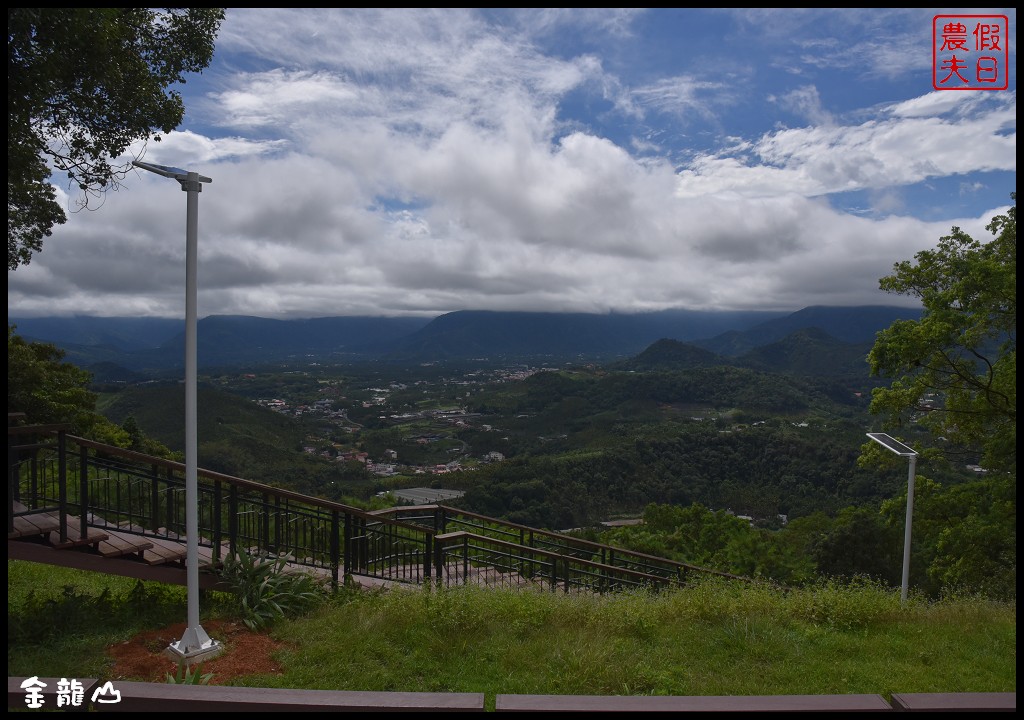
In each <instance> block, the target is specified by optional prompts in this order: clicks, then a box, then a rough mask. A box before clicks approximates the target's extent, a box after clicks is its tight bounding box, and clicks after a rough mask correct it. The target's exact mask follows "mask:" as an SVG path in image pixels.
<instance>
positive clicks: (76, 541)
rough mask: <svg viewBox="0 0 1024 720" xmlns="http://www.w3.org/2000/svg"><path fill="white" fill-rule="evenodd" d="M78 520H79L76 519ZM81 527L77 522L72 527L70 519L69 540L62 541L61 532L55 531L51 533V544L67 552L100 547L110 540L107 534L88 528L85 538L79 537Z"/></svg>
mask: <svg viewBox="0 0 1024 720" xmlns="http://www.w3.org/2000/svg"><path fill="white" fill-rule="evenodd" d="M76 520H77V519H76ZM79 532H80V530H79V526H78V523H77V521H76V522H75V523H74V524H73V525H72V524H71V518H70V517H69V518H68V539H67V540H66V541H65V542H61V541H60V532H59V531H54V532H52V533H50V544H51V545H53V546H54V547H55V548H57V549H58V550H66V549H68V548H75V547H82V546H84V545H97V546H98V545H99V544H100V543H101V542H103V541H104V540H106V539H107V538H108V535H107V533H105V532H103V531H102V530H100V529H98V528H94V527H87V528H86V529H85V537H84V538H82V537H80V536H79Z"/></svg>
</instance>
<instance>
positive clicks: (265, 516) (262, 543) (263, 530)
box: [256, 493, 270, 551]
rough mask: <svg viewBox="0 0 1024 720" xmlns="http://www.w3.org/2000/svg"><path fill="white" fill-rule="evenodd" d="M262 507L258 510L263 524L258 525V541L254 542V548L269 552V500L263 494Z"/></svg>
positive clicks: (265, 494)
mask: <svg viewBox="0 0 1024 720" xmlns="http://www.w3.org/2000/svg"><path fill="white" fill-rule="evenodd" d="M261 497H262V499H263V500H262V507H261V508H260V518H261V519H262V521H263V522H261V523H260V539H259V540H258V541H257V542H256V547H257V548H258V549H259V550H261V551H262V550H270V513H269V512H268V511H267V509H268V506H269V505H270V498H269V496H268V495H267V493H263V495H262V496H261Z"/></svg>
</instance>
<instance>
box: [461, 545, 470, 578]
mask: <svg viewBox="0 0 1024 720" xmlns="http://www.w3.org/2000/svg"><path fill="white" fill-rule="evenodd" d="M462 584H463V585H468V584H469V536H468V535H463V536H462Z"/></svg>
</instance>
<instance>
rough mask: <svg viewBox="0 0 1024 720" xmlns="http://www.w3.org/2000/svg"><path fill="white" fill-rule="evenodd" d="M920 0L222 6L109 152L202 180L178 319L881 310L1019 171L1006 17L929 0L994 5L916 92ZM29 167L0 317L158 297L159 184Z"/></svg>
mask: <svg viewBox="0 0 1024 720" xmlns="http://www.w3.org/2000/svg"><path fill="white" fill-rule="evenodd" d="M936 12H937V11H935V10H915V9H892V10H885V9H883V10H875V9H861V10H854V9H849V10H847V9H838V10H837V9H822V10H817V9H792V10H750V9H742V10H732V9H724V10H679V9H677V10H633V9H620V10H615V9H611V10H606V9H596V10H574V9H564V10H557V9H547V10H536V9H521V10H473V9H444V10H408V9H407V10H339V9H324V10H317V9H299V10H291V9H280V8H277V9H274V8H270V9H265V10H260V9H229V10H228V11H227V17H226V20H225V22H224V25H223V26H222V28H221V32H220V35H219V37H218V42H217V53H216V57H215V59H214V62H213V64H212V65H211V66H210V67H209V68H208V69H207V70H206V71H205V72H204V73H203V74H202V75H200V76H191V77H189V78H188V82H187V84H186V85H184V86H183V87H181V88H179V89H180V91H181V93H182V96H183V98H184V101H185V104H186V108H187V113H186V118H185V122H184V123H183V124H182V126H181V127H180V128H179V129H178V131H176V132H174V133H171V134H170V135H168V136H167V137H165V138H164V139H163V140H162V141H161V142H160V143H155V142H150V143H148V145H146V146H141V145H140V146H138V147H135V148H133V149H132V153H133V154H134V156H136V157H142V158H144V159H145V160H147V161H149V162H156V163H161V164H168V165H176V166H179V167H186V168H189V169H193V170H196V171H198V172H200V173H202V174H204V175H208V176H210V177H211V178H213V183H212V184H211V185H208V186H206V187H205V188H204V191H203V194H202V195H201V196H200V211H199V212H200V221H199V222H200V227H199V244H200V270H199V273H200V274H199V283H200V300H199V310H200V315H201V316H205V315H209V314H244V315H259V316H264V317H319V316H328V315H404V314H419V315H437V314H441V313H444V312H448V311H453V310H460V309H491V310H545V311H548V310H550V311H573V312H579V311H583V312H609V311H613V312H633V311H646V310H658V309H664V308H671V307H685V308H701V309H715V308H718V309H775V310H786V309H791V310H797V309H800V308H802V307H806V306H809V305H854V304H905V303H906V302H907V300H906V299H903V298H899V297H894V296H890V295H885V294H883V293H881V292H880V291H879V290H878V279H879V278H880V277H881V276H883V275H885V274H887V273H888V272H889V271H890V270H891V268H892V266H893V264H894V263H895V262H898V261H901V260H904V259H909V258H912V257H913V255H914V253H916V252H918V251H920V250H923V249H926V248H928V247H931V246H933V245H934V244H935V243H936V242H937V241H938V239H939V238H940V237H941V236H942V235H945V234H948V232H949V230H950V228H951V227H952V226H954V225H955V226H958V227H962V228H963V229H964V230H966V231H968V232H969V233H971V234H972V235H974V237H976V238H978V239H987V238H988V237H989V235H988V233H987V231H985V229H984V226H985V225H986V224H987V222H988V220H989V219H990V218H991V217H992V216H993V215H995V214H998V213H1001V212H1005V209H1006V208H1007V205H1008V203H1009V196H1010V193H1011V192H1014V191H1015V190H1016V11H1015V10H1013V9H1005V8H1004V9H992V10H977V9H975V10H961V11H958V10H955V9H954V10H943V11H941V12H943V13H944V14H956V13H958V12H963V13H964V14H1001V15H1006V16H1007V17H1008V19H1009V35H1010V37H1009V38H1008V42H1009V48H1010V56H1009V57H1010V59H1009V89H1008V90H1005V91H984V92H983V91H962V92H955V91H935V90H934V89H933V87H932V79H933V78H932V69H933V68H932V62H933V60H932V18H933V16H934V15H935V14H936ZM126 159H128V160H130V159H131V158H130V157H127V158H126ZM53 181H54V183H55V184H56V185H58V187H59V192H60V195H61V199H62V201H64V202H65V203H66V207H67V209H68V211H69V220H68V222H67V224H66V225H64V226H61V227H59V228H57V229H56V230H55V231H54V234H53V237H51V238H49V239H48V240H47V241H46V242H45V243H44V250H43V252H42V253H40V254H38V255H37V256H36V257H35V258H34V259H33V260H32V263H31V264H30V265H29V266H27V267H22V268H20V269H18V270H17V271H14V272H9V273H8V314H9V316H10V317H19V316H28V315H67V314H95V315H118V316H132V315H157V316H167V317H180V316H182V315H183V314H184V300H183V285H184V222H185V202H184V200H185V198H184V195H182V194H181V193H180V191H178V189H177V188H176V187H175V186H174V185H173V184H172V183H170V181H167V180H166V179H162V178H159V177H157V176H152V175H149V174H146V173H137V172H135V173H131V174H129V175H127V177H126V178H125V179H124V181H123V183H122V185H121V187H120V188H119V189H118V191H116V192H111V193H108V194H107V195H106V196H104V197H103V198H101V202H96V201H95V200H93V201H92V202H90V205H89V208H88V209H82V210H79V209H78V208H79V207H80V200H81V198H79V197H78V196H76V195H75V194H74V193H73V192H71V191H69V190H68V187H67V183H66V182H65V180H64V178H61V177H59V176H57V175H55V176H54V177H53Z"/></svg>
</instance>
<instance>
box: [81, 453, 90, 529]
mask: <svg viewBox="0 0 1024 720" xmlns="http://www.w3.org/2000/svg"><path fill="white" fill-rule="evenodd" d="M89 504H90V503H89V451H88V449H87V448H85V447H79V448H78V506H79V507H80V508H81V509H82V511H81V513H80V514H81V517H80V518H79V519H78V539H79V540H85V539H86V538H87V537H88V536H89Z"/></svg>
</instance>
